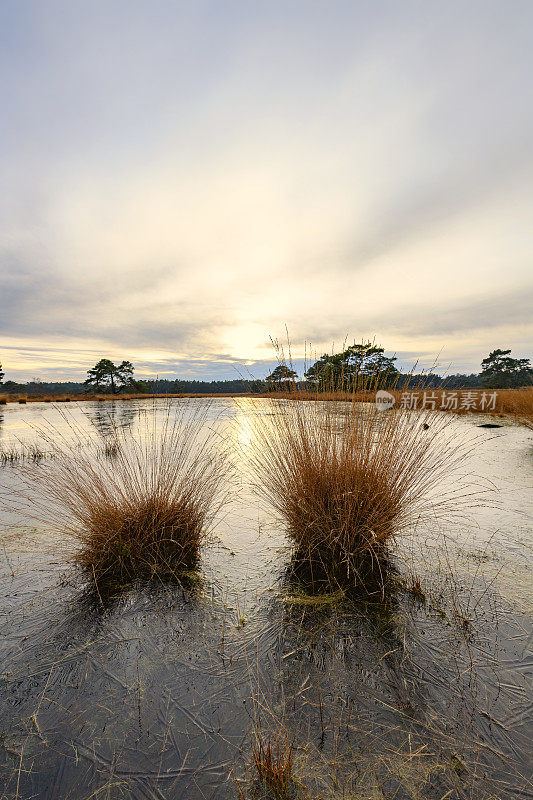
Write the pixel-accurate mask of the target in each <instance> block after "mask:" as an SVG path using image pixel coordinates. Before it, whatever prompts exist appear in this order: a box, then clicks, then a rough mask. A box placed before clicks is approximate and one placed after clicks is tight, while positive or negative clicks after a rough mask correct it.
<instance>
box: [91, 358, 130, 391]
mask: <svg viewBox="0 0 533 800" xmlns="http://www.w3.org/2000/svg"><path fill="white" fill-rule="evenodd" d="M133 371H134V366H133V364H132V363H131V361H122V362H121V363H120V364H119V365H118V366H117V365H116V364H114V363H113V362H112V361H110V360H109V358H101V359H100V361H98V363H96V364H95V365H94V367H92V369H88V370H87V375H88V376H89V377H88V378H87V380H86V381H85V386H90V387H93V388H95V389H96V390H97V391H104V392H106V391H110V392H111V394H115V393H116V392H117V390H119V391H120V389H123V388H124V386H126V385H128V384H129V383H130V381H131V380H132V378H131V376H132V375H133Z"/></svg>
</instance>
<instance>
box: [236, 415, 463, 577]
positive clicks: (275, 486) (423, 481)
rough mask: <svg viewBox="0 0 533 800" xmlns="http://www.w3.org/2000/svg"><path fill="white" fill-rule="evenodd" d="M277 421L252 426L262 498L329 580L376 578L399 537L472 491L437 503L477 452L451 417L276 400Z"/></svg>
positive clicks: (450, 510) (455, 492) (261, 419)
mask: <svg viewBox="0 0 533 800" xmlns="http://www.w3.org/2000/svg"><path fill="white" fill-rule="evenodd" d="M268 411H269V413H268V414H265V415H256V416H255V417H254V418H253V419H252V422H251V423H250V424H251V427H252V431H253V441H254V446H253V455H252V465H253V468H254V472H255V479H256V481H255V482H256V489H257V491H258V492H259V493H260V494H261V495H262V496H263V497H264V498H265V499H267V501H268V502H269V503H271V504H272V505H273V506H274V508H275V509H276V510H277V512H278V513H279V514H280V516H281V517H282V518H283V519H284V520H285V522H286V524H287V526H288V530H289V533H290V534H291V536H292V538H293V539H294V541H295V543H296V545H297V552H298V555H299V557H300V558H303V559H304V561H307V562H308V563H310V564H314V565H317V566H319V567H323V568H324V571H325V573H326V575H328V574H329V575H332V574H333V572H334V571H335V570H339V571H340V572H341V574H345V575H346V574H347V575H348V576H351V578H352V579H353V578H355V579H356V582H357V581H358V582H359V583H364V582H365V581H366V580H367V579H368V576H369V575H370V574H372V575H373V577H374V578H375V577H376V571H377V573H379V572H380V564H381V563H384V562H385V558H384V557H385V556H386V552H387V547H388V545H389V543H390V541H391V539H392V538H393V537H394V536H395V535H396V534H398V533H401V532H403V531H405V530H406V529H408V528H414V527H415V526H416V524H417V522H418V521H419V520H420V518H421V517H424V516H425V517H427V516H431V517H433V518H438V517H442V516H447V515H448V516H449V515H450V514H454V513H457V503H458V498H459V496H460V495H464V494H465V487H464V485H463V486H461V485H459V486H452V487H451V488H449V491H448V492H447V493H446V494H436V490H437V487H438V486H439V483H440V482H441V480H442V479H443V478H446V480H447V482H448V486H449V487H450V477H451V476H453V474H454V472H455V473H456V472H457V470H458V468H459V467H460V465H461V463H462V461H463V459H464V457H465V455H466V453H467V450H468V446H467V444H466V443H465V442H462V443H459V442H458V441H457V437H455V438H454V437H453V436H450V435H449V431H448V430H447V429H448V427H449V425H450V417H449V416H448V415H444V414H439V413H438V412H423V413H414V412H409V411H401V410H389V411H385V412H382V411H378V410H377V409H376V406H375V405H374V404H366V403H364V404H363V403H357V402H349V403H345V402H340V401H336V400H330V401H328V402H321V401H320V400H315V401H314V402H312V401H311V402H306V403H301V402H298V400H296V401H295V402H291V401H279V400H277V401H276V400H271V401H269V408H268ZM463 506H464V504H463Z"/></svg>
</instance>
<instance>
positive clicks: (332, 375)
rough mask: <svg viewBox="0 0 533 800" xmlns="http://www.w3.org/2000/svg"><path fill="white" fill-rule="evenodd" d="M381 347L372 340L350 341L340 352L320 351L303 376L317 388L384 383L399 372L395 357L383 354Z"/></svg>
mask: <svg viewBox="0 0 533 800" xmlns="http://www.w3.org/2000/svg"><path fill="white" fill-rule="evenodd" d="M384 353H385V351H384V349H383V347H376V345H374V344H372V342H363V343H362V344H352V345H351V346H350V347H347V348H346V350H343V351H342V352H341V353H336V354H334V355H328V354H327V353H326V354H324V355H323V356H322V357H321V358H319V359H318V361H315V363H314V364H313V365H312V366H311V367H309V369H308V370H307V372H306V373H305V377H306V378H307V380H308V381H309V383H311V384H312V385H314V386H317V387H320V388H321V389H324V388H326V387H327V388H328V389H351V388H353V387H354V386H356V385H358V386H360V387H364V385H365V382H367V383H368V384H369V385H370V384H372V385H374V386H375V385H378V383H379V385H380V386H381V385H384V384H385V383H387V382H392V381H394V379H395V378H396V377H397V376H398V375H399V373H398V370H397V369H396V367H395V366H394V362H395V361H396V358H395V357H388V356H386V355H384Z"/></svg>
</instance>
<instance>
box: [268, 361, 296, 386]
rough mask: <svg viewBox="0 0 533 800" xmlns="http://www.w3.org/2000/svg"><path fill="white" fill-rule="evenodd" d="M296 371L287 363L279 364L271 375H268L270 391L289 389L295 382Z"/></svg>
mask: <svg viewBox="0 0 533 800" xmlns="http://www.w3.org/2000/svg"><path fill="white" fill-rule="evenodd" d="M295 378H296V372H295V371H294V370H293V369H289V368H288V367H287V366H286V365H285V364H279V366H277V367H276V369H275V370H273V371H272V372H271V373H270V375H267V377H266V383H267V386H268V388H269V390H270V391H275V390H278V391H279V390H280V389H289V388H290V387H291V385H292V384H293V383H294V379H295Z"/></svg>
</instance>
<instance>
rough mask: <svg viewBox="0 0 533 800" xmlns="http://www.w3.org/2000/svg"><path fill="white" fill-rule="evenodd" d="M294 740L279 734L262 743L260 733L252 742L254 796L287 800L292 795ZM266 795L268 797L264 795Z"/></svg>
mask: <svg viewBox="0 0 533 800" xmlns="http://www.w3.org/2000/svg"><path fill="white" fill-rule="evenodd" d="M293 768H294V739H293V740H292V741H289V740H288V739H287V738H285V737H283V736H282V735H281V734H279V733H274V736H273V739H270V738H269V739H267V740H266V742H265V741H263V739H262V737H261V733H259V734H258V736H257V737H255V738H254V739H253V740H252V774H253V775H255V777H256V780H257V784H258V785H257V784H256V786H255V787H254V789H255V791H254V792H253V794H254V796H255V797H257V796H258V795H259V796H262V797H267V796H268V797H269V798H272V800H273V799H274V798H276V800H286V799H287V800H288V798H290V797H292V796H293V794H294V791H293V790H294V781H293ZM265 790H266V792H267V793H268V795H267V794H266V793H265Z"/></svg>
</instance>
